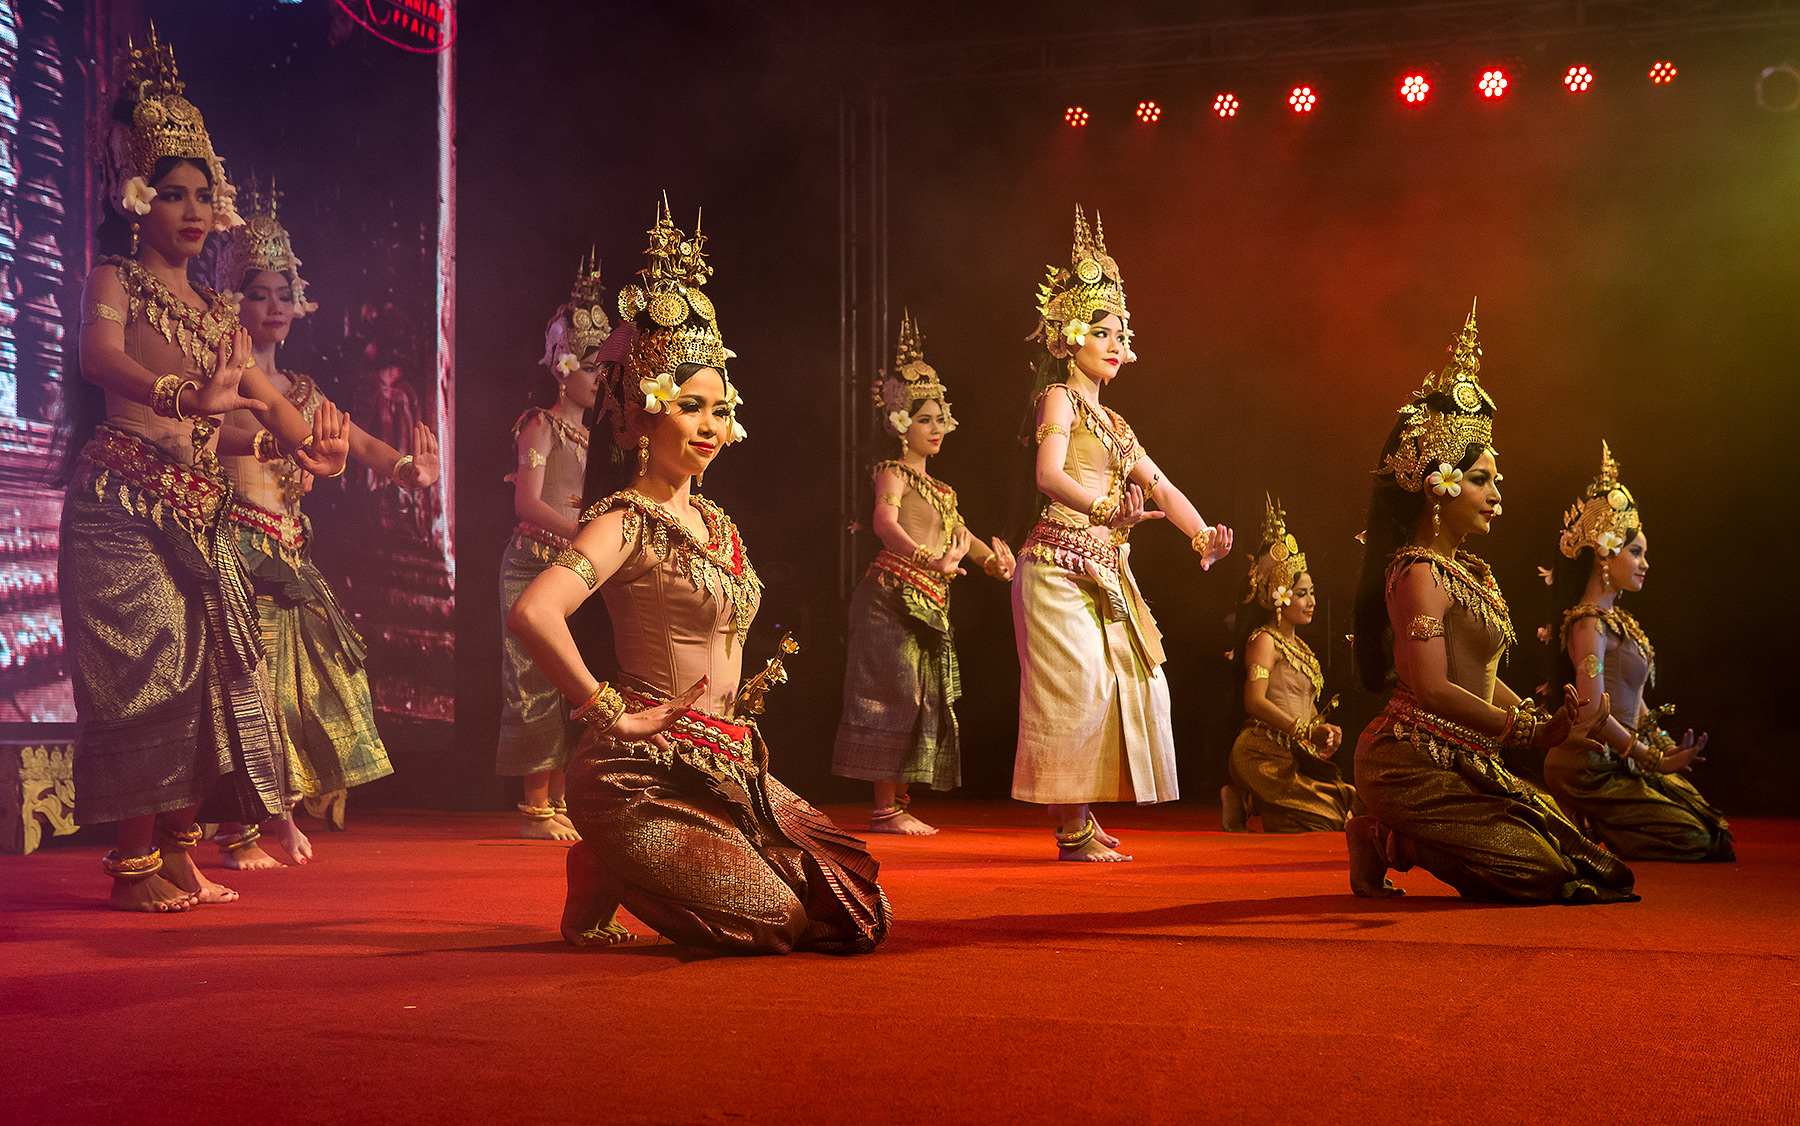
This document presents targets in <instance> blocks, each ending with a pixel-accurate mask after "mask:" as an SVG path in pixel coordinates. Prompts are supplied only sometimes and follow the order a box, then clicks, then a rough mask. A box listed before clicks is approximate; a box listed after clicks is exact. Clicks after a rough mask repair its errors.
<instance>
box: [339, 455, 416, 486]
mask: <svg viewBox="0 0 1800 1126" xmlns="http://www.w3.org/2000/svg"><path fill="white" fill-rule="evenodd" d="M412 463H413V455H411V454H401V455H400V459H399V460H398V461H396V462H394V468H392V469H390V470H388V480H390V481H392V482H393V483H394V484H396V485H400V471H401V470H402V469H405V468H406V467H407V466H409V465H411V464H412ZM332 476H334V477H335V476H337V474H335V473H334V474H332ZM400 487H401V488H403V489H404V488H406V486H405V485H400Z"/></svg>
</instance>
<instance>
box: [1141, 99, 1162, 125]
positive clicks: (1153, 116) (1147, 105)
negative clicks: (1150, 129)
mask: <svg viewBox="0 0 1800 1126" xmlns="http://www.w3.org/2000/svg"><path fill="white" fill-rule="evenodd" d="M1161 118H1162V107H1161V106H1159V105H1157V104H1156V103H1155V102H1139V103H1138V108H1137V119H1138V120H1139V121H1141V122H1143V123H1144V124H1145V125H1155V124H1156V123H1157V122H1158V121H1159V120H1161Z"/></svg>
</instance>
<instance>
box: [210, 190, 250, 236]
mask: <svg viewBox="0 0 1800 1126" xmlns="http://www.w3.org/2000/svg"><path fill="white" fill-rule="evenodd" d="M235 198H237V189H236V188H234V187H232V186H231V185H230V184H226V185H224V186H223V187H221V188H216V189H214V191H213V230H215V231H229V230H230V229H231V228H233V227H241V226H243V225H244V217H243V216H242V215H239V214H238V213H237V205H236V204H234V203H232V200H233V199H235Z"/></svg>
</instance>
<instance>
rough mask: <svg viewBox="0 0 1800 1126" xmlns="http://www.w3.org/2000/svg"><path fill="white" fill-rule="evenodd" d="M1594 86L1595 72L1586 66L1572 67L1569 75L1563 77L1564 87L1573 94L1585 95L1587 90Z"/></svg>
mask: <svg viewBox="0 0 1800 1126" xmlns="http://www.w3.org/2000/svg"><path fill="white" fill-rule="evenodd" d="M1593 84H1594V72H1593V71H1591V70H1589V69H1588V68H1587V67H1584V66H1572V67H1570V68H1569V73H1567V74H1565V75H1563V85H1564V86H1567V87H1568V88H1569V93H1571V94H1585V93H1587V88H1588V87H1589V86H1592V85H1593Z"/></svg>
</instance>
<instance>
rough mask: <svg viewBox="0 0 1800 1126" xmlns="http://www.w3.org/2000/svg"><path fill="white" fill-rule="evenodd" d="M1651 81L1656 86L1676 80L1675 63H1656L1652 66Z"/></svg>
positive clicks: (1665, 84)
mask: <svg viewBox="0 0 1800 1126" xmlns="http://www.w3.org/2000/svg"><path fill="white" fill-rule="evenodd" d="M1650 81H1651V83H1652V84H1653V85H1656V86H1667V85H1668V84H1669V83H1671V82H1673V81H1675V64H1674V63H1671V62H1660V63H1656V64H1654V65H1653V66H1651V68H1650Z"/></svg>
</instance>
